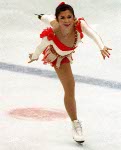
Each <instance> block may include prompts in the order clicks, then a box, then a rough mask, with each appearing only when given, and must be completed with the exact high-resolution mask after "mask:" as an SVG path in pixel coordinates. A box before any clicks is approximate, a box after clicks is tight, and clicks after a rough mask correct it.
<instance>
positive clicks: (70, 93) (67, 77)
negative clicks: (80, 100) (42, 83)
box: [55, 63, 77, 121]
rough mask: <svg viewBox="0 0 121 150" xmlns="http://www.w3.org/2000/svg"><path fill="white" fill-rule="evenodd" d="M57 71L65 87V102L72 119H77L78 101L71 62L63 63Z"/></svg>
mask: <svg viewBox="0 0 121 150" xmlns="http://www.w3.org/2000/svg"><path fill="white" fill-rule="evenodd" d="M55 71H56V73H57V75H58V77H59V79H60V81H61V83H62V85H63V88H64V92H65V95H64V104H65V108H66V110H67V112H68V115H69V116H70V118H71V120H72V121H73V120H77V112H76V102H75V81H74V77H73V74H72V70H71V66H70V63H66V64H62V65H61V67H60V68H59V69H57V68H55Z"/></svg>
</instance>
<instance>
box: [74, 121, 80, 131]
mask: <svg viewBox="0 0 121 150" xmlns="http://www.w3.org/2000/svg"><path fill="white" fill-rule="evenodd" d="M73 126H74V129H75V130H76V131H77V132H78V131H81V132H82V124H81V122H80V121H78V120H75V121H74V122H73Z"/></svg>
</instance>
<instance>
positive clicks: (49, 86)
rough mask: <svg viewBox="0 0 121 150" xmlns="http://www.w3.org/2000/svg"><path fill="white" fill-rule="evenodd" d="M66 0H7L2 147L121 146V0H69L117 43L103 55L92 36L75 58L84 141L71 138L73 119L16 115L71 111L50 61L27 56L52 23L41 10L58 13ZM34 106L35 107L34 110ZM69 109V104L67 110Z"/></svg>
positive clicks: (1, 48) (0, 61)
mask: <svg viewBox="0 0 121 150" xmlns="http://www.w3.org/2000/svg"><path fill="white" fill-rule="evenodd" d="M60 2H61V1H60V0H56V1H54V0H48V1H45V0H31V1H29V0H26V1H25V0H11V1H8V0H0V150H41V149H43V150H50V149H52V150H61V149H63V150H120V149H121V144H120V143H121V102H120V100H121V49H120V39H121V1H120V0H111V1H110V0H107V1H105V0H102V1H96V0H85V1H80V0H66V1H65V2H67V3H69V4H71V5H72V6H73V7H74V10H75V14H76V16H77V18H78V17H84V18H85V20H86V21H87V22H88V23H89V25H90V26H92V28H93V29H94V30H95V31H96V32H97V33H98V34H99V35H100V36H101V38H102V39H103V41H104V43H105V45H106V46H108V47H110V48H112V49H113V50H112V52H111V57H110V58H109V59H106V60H103V59H102V57H101V54H100V51H99V49H98V47H97V46H96V44H95V43H94V42H93V41H92V40H91V39H89V38H88V37H86V36H85V38H84V40H83V44H80V46H79V47H78V49H77V50H76V53H74V55H73V58H74V62H73V64H72V65H71V66H72V70H73V73H74V76H75V81H76V101H77V110H78V118H79V119H80V120H82V121H83V130H84V135H85V143H84V144H83V146H82V145H79V144H77V143H75V142H74V141H73V139H72V134H71V122H70V119H69V118H68V117H67V118H66V119H59V118H57V119H55V120H53V121H46V120H45V121H43V120H41V119H35V118H29V117H19V116H18V117H14V116H12V115H10V114H9V112H11V111H13V110H15V109H22V108H24V109H25V110H26V109H28V108H33V109H40V110H41V108H44V109H49V110H52V111H54V110H58V111H60V112H65V107H64V104H63V89H62V86H61V84H60V82H59V80H58V78H57V76H56V74H55V72H54V69H53V68H52V67H51V66H49V65H46V66H45V65H43V64H42V62H41V61H40V60H41V57H40V60H39V61H37V62H33V63H31V64H28V63H27V61H28V54H29V53H31V52H33V51H34V50H35V48H36V46H37V45H38V43H39V42H40V38H39V34H40V32H41V31H42V29H44V28H45V27H46V25H45V24H44V23H42V22H41V21H40V20H38V19H37V16H35V15H34V14H35V13H38V14H40V13H46V14H47V13H48V14H49V13H54V11H55V8H56V6H57V5H58V4H59V3H60ZM33 113H34V112H33ZM65 113H66V112H65Z"/></svg>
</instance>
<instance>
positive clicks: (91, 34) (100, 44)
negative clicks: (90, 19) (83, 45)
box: [81, 20, 112, 59]
mask: <svg viewBox="0 0 121 150" xmlns="http://www.w3.org/2000/svg"><path fill="white" fill-rule="evenodd" d="M81 27H82V31H83V32H84V33H85V34H86V35H87V36H88V37H90V38H91V39H92V40H93V41H94V42H95V43H96V44H97V45H98V47H99V49H100V51H101V54H102V56H103V58H104V59H105V57H108V58H109V56H110V53H109V51H108V50H112V49H111V48H108V47H107V46H105V45H104V44H103V41H102V39H101V37H100V36H99V35H98V34H97V33H96V32H95V31H94V30H93V29H92V28H91V27H89V25H88V24H87V23H86V22H85V21H84V20H81Z"/></svg>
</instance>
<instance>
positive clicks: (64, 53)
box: [32, 15, 104, 68]
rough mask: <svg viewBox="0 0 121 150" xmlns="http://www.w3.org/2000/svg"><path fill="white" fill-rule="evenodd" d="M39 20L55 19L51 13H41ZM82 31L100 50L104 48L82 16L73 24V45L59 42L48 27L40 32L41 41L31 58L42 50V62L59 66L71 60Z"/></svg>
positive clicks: (81, 36)
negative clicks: (69, 45)
mask: <svg viewBox="0 0 121 150" xmlns="http://www.w3.org/2000/svg"><path fill="white" fill-rule="evenodd" d="M41 20H42V21H43V22H45V23H48V24H49V23H50V22H51V21H53V20H55V17H54V16H52V15H43V16H42V18H41ZM83 33H84V34H86V35H87V36H89V37H90V38H91V39H93V40H94V42H95V43H96V44H97V45H98V47H99V49H100V50H102V49H103V48H104V44H103V42H102V40H101V38H100V37H99V35H98V34H97V33H96V32H94V31H93V30H92V29H91V28H90V27H89V26H88V25H87V23H86V22H85V20H84V18H79V19H78V21H77V23H76V24H75V42H74V45H73V47H68V46H66V45H64V44H63V43H61V42H60V40H59V39H58V37H57V36H56V35H55V33H54V31H53V29H52V28H51V27H49V28H47V29H45V30H43V31H42V33H41V34H40V38H42V41H41V44H40V45H39V46H38V47H37V48H36V50H35V52H34V53H33V55H32V59H38V58H39V55H40V54H41V53H42V52H43V54H44V57H43V59H42V61H44V64H47V63H50V64H51V65H52V66H56V67H57V68H59V67H60V65H61V64H63V63H68V62H72V60H73V59H72V53H73V52H74V50H75V48H76V47H77V46H78V44H79V42H81V39H82V38H83V36H84V35H83Z"/></svg>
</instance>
